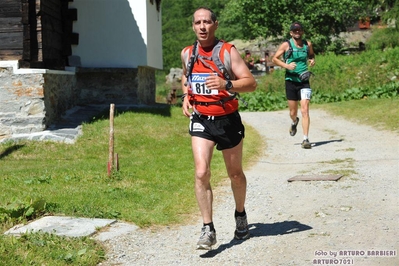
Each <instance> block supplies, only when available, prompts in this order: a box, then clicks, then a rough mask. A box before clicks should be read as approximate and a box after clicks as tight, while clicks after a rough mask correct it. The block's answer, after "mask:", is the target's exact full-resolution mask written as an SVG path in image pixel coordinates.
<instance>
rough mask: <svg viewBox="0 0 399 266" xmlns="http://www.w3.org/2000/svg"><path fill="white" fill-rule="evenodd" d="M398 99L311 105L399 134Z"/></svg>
mask: <svg viewBox="0 0 399 266" xmlns="http://www.w3.org/2000/svg"><path fill="white" fill-rule="evenodd" d="M398 106H399V98H392V99H368V98H366V99H362V100H354V101H347V102H337V103H328V104H323V105H313V106H312V108H322V109H323V110H325V111H328V112H330V113H333V114H334V115H337V116H341V117H344V118H345V119H348V120H349V121H352V122H357V123H361V124H366V125H369V126H373V127H376V128H378V129H384V130H390V131H393V132H397V133H399V107H398Z"/></svg>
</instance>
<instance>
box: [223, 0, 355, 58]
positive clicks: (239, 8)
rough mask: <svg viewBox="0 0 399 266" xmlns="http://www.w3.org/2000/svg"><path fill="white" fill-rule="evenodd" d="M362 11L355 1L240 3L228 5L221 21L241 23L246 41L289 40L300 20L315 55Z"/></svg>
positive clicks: (239, 0) (255, 0)
mask: <svg viewBox="0 0 399 266" xmlns="http://www.w3.org/2000/svg"><path fill="white" fill-rule="evenodd" d="M360 9H361V5H360V3H359V1H356V0H343V1H341V0H334V1H327V0H322V1H320V0H307V1H303V0H302V1H294V0H288V1H279V0H272V1H261V0H237V1H231V2H229V4H227V5H226V8H225V10H224V11H223V12H222V16H221V20H222V21H224V22H225V23H227V24H228V23H230V22H232V23H233V22H235V21H240V22H241V24H242V25H241V27H242V32H243V35H244V38H246V39H255V38H258V37H263V38H268V37H280V36H283V38H286V37H287V36H288V33H289V26H290V25H291V23H292V22H294V21H300V22H301V23H302V24H303V26H304V29H305V34H306V36H305V37H306V38H307V39H311V40H312V42H313V43H314V44H315V45H314V47H315V52H316V53H319V52H321V51H325V48H326V47H328V46H329V45H330V43H331V37H332V36H338V34H339V33H340V32H342V31H345V30H346V29H347V27H349V26H351V25H353V23H354V22H355V21H357V19H358V12H357V11H358V10H360ZM248 10H251V12H247V11H248Z"/></svg>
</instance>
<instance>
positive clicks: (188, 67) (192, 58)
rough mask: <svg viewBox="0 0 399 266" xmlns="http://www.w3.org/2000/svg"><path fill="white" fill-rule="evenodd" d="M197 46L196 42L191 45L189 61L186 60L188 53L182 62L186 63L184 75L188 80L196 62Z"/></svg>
mask: <svg viewBox="0 0 399 266" xmlns="http://www.w3.org/2000/svg"><path fill="white" fill-rule="evenodd" d="M197 46H198V41H195V42H194V44H193V49H192V51H191V56H190V58H189V59H188V53H187V54H185V55H184V56H186V57H187V58H184V61H185V62H187V65H186V75H185V76H186V78H188V77H189V76H190V75H191V73H192V71H193V67H194V63H195V61H196V60H197V57H198V48H197Z"/></svg>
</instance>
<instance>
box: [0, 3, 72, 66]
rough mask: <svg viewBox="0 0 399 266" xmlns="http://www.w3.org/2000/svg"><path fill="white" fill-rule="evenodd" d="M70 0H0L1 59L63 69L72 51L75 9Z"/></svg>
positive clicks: (20, 63)
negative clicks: (69, 6)
mask: <svg viewBox="0 0 399 266" xmlns="http://www.w3.org/2000/svg"><path fill="white" fill-rule="evenodd" d="M72 1H73V0H1V1H0V60H18V61H19V65H20V67H22V68H47V69H64V67H65V66H66V65H68V60H67V59H68V56H69V55H71V53H72V49H71V44H77V42H78V35H77V34H73V33H72V23H73V21H74V20H76V19H77V10H70V9H68V2H72Z"/></svg>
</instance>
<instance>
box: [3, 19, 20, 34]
mask: <svg viewBox="0 0 399 266" xmlns="http://www.w3.org/2000/svg"><path fill="white" fill-rule="evenodd" d="M19 31H22V23H21V18H20V17H9V18H1V17H0V32H19Z"/></svg>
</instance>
